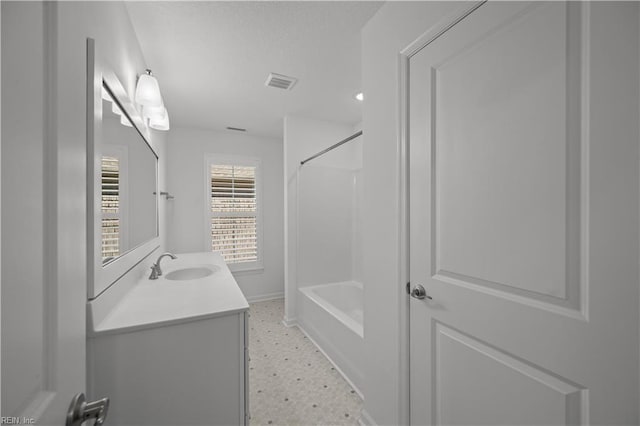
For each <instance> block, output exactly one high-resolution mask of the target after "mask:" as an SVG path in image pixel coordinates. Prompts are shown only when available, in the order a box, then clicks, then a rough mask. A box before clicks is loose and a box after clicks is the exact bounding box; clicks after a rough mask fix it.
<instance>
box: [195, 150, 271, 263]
mask: <svg viewBox="0 0 640 426" xmlns="http://www.w3.org/2000/svg"><path fill="white" fill-rule="evenodd" d="M259 188H260V163H259V161H258V160H255V159H249V158H241V157H221V156H215V155H214V156H211V157H210V158H208V160H207V193H208V199H209V203H208V206H207V208H208V212H207V227H208V229H209V231H208V238H207V242H208V250H212V251H217V252H219V253H220V254H221V255H222V257H223V258H224V260H225V261H226V262H227V264H228V265H229V267H230V268H231V270H233V271H238V270H249V269H259V268H261V267H262V266H261V260H262V257H261V238H260V235H261V231H262V230H261V223H260V222H261V221H260V192H259Z"/></svg>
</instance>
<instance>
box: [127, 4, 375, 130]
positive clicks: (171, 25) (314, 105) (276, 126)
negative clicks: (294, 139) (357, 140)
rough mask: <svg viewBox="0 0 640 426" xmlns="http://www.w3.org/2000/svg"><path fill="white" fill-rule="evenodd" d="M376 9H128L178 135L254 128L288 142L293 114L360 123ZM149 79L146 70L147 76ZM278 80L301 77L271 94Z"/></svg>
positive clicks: (176, 6) (249, 6) (196, 6)
mask: <svg viewBox="0 0 640 426" xmlns="http://www.w3.org/2000/svg"><path fill="white" fill-rule="evenodd" d="M381 5H382V3H381V2H368V1H350V2H342V1H326V2H308V1H283V2H280V1H278V2H275V1H274V2H272V1H256V2H244V1H239V2H234V1H226V2H202V1H195V2H166V1H154V2H129V3H127V8H128V10H129V14H130V16H131V21H132V23H133V27H134V28H135V30H136V33H137V36H138V39H139V41H140V45H141V47H142V51H143V52H144V56H145V60H146V62H147V64H148V66H149V67H150V68H151V69H152V70H153V73H154V75H155V76H156V77H157V78H158V81H159V83H160V88H161V91H162V95H163V98H164V101H165V105H166V106H167V109H168V110H169V115H170V117H171V125H172V127H175V126H180V127H193V128H201V129H225V128H226V127H227V126H231V127H239V128H246V129H247V132H248V133H251V134H254V135H259V136H268V137H275V138H282V135H283V117H284V116H285V115H287V114H292V115H299V116H303V117H308V118H315V119H320V120H328V121H335V122H339V123H346V124H355V123H357V122H359V121H360V120H361V116H362V111H361V110H362V105H361V103H360V102H358V101H356V100H355V99H354V97H353V96H354V94H355V93H356V92H358V91H360V89H361V78H360V30H361V28H362V27H363V26H364V24H365V23H366V22H367V21H368V20H369V19H370V18H371V17H372V16H373V15H374V14H375V12H376V11H377V10H378V9H379V8H380V6H381ZM141 71H142V70H141ZM270 72H275V73H278V74H284V75H288V76H293V77H296V78H298V82H297V84H296V85H295V86H294V88H293V89H292V90H291V91H287V90H282V89H276V88H272V87H266V86H265V85H264V83H265V80H266V79H267V76H268V75H269V73H270Z"/></svg>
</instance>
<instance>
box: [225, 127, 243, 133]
mask: <svg viewBox="0 0 640 426" xmlns="http://www.w3.org/2000/svg"><path fill="white" fill-rule="evenodd" d="M227 130H233V131H234V132H246V131H247V129H241V128H240V127H228V126H227Z"/></svg>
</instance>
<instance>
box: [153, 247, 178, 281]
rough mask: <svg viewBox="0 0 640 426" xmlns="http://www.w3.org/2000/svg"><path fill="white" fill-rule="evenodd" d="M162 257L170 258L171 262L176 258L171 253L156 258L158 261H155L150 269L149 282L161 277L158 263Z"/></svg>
mask: <svg viewBox="0 0 640 426" xmlns="http://www.w3.org/2000/svg"><path fill="white" fill-rule="evenodd" d="M164 257H170V258H171V259H173V260H176V259H177V258H178V256H176V255H174V254H171V253H163V254H161V255H160V257H158V260H156V263H154V264H153V266H152V267H151V275H149V279H150V280H157V279H158V277H159V276H160V275H162V269H160V261H161V260H162V259H163V258H164Z"/></svg>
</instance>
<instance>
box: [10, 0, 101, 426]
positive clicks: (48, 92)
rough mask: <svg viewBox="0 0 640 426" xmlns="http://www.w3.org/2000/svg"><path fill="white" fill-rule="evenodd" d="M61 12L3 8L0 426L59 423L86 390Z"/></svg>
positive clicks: (81, 272) (82, 272)
mask: <svg viewBox="0 0 640 426" xmlns="http://www.w3.org/2000/svg"><path fill="white" fill-rule="evenodd" d="M57 8H58V4H57V3H55V2H2V38H3V42H2V62H3V65H2V86H3V89H4V90H3V93H2V106H3V113H4V114H5V115H3V123H2V124H3V126H2V150H3V159H4V161H3V164H2V180H3V186H2V231H3V232H2V262H1V263H2V419H0V424H21V425H25V424H38V425H63V424H64V423H65V417H66V414H67V409H68V407H69V405H70V403H71V400H72V398H73V396H74V395H75V394H76V393H79V392H83V391H84V389H85V359H86V356H85V346H86V343H85V306H86V301H87V287H86V268H85V256H86V254H85V251H86V244H85V241H86V235H85V232H84V223H85V220H86V211H85V209H84V204H85V200H84V187H85V180H84V179H83V177H84V170H85V169H84V163H83V159H84V148H83V147H84V141H83V140H80V141H76V140H73V138H59V139H56V138H54V137H53V135H54V133H55V131H56V127H55V125H54V124H53V123H54V122H55V118H56V117H55V116H54V115H52V114H53V113H54V108H53V107H52V106H51V105H53V102H54V101H56V100H57V99H56V98H55V97H54V94H55V93H56V91H55V89H52V87H55V86H56V84H57V81H56V80H55V77H56V76H57V74H56V73H55V72H54V71H55V68H54V67H55V65H56V60H55V57H54V55H55V53H56V52H57V49H56V48H54V44H55V43H56V42H57V40H58V33H57V32H56V27H57V25H56V24H57V22H56V19H57ZM60 77H61V78H64V77H63V76H60ZM61 96H64V94H61ZM84 119H85V117H84V116H82V115H81V116H79V117H77V120H78V122H79V123H82V122H83V121H84ZM65 144H66V145H65ZM70 146H73V147H80V148H82V150H80V152H78V148H75V150H72V149H70ZM60 152H62V153H64V155H59V153H60ZM69 163H73V167H70V166H69ZM65 166H66V167H65ZM70 169H71V170H72V171H75V172H78V171H79V172H80V173H77V174H75V175H74V174H73V173H70V172H69V170H70ZM78 175H79V176H80V179H78ZM87 424H93V423H87Z"/></svg>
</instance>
